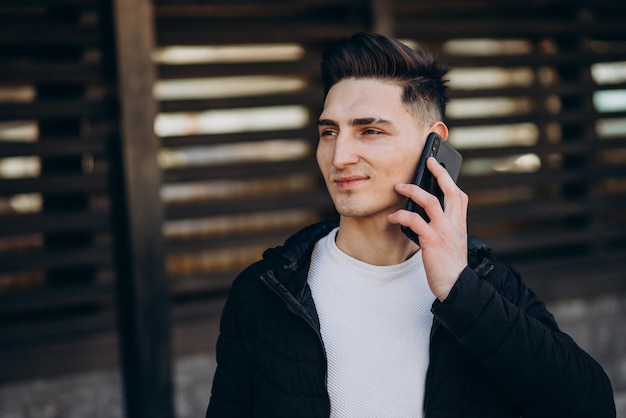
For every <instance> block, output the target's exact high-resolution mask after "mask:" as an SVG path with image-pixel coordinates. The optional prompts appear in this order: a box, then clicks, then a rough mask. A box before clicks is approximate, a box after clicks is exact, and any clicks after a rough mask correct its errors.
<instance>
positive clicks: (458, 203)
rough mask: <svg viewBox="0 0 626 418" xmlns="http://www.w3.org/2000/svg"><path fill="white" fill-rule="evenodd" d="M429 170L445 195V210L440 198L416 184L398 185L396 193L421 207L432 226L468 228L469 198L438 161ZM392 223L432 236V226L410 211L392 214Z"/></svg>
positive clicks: (432, 159) (390, 218)
mask: <svg viewBox="0 0 626 418" xmlns="http://www.w3.org/2000/svg"><path fill="white" fill-rule="evenodd" d="M427 167H428V169H429V170H430V172H431V173H432V175H433V176H434V177H435V179H436V181H437V183H438V184H439V187H440V189H441V191H442V192H443V193H444V208H442V207H441V204H440V202H439V199H438V198H437V197H435V196H434V195H432V194H431V193H429V192H427V191H426V190H424V189H422V188H420V187H418V186H416V185H414V184H398V185H396V187H395V189H396V191H397V192H398V193H399V194H401V195H403V196H406V197H408V198H409V199H411V200H413V201H414V202H415V203H417V204H418V205H419V206H421V207H422V208H423V209H424V211H425V212H426V214H427V215H428V217H429V218H430V221H431V223H434V224H457V223H458V224H459V225H462V226H463V227H464V228H465V223H466V220H467V206H468V200H469V199H468V196H467V194H465V192H463V191H462V190H461V189H460V188H459V187H458V186H457V185H456V183H455V182H454V180H453V179H452V178H451V177H450V175H449V174H448V172H447V171H446V169H445V168H444V167H443V166H442V165H441V164H439V163H438V162H437V160H436V159H435V158H432V157H431V158H429V159H428V161H427ZM389 222H391V223H394V224H401V225H404V226H407V227H409V228H411V229H412V230H413V231H415V232H416V233H417V234H419V235H423V234H425V233H428V229H429V227H428V226H427V225H428V223H426V221H425V220H424V219H423V218H422V217H421V216H420V215H418V214H416V213H413V212H409V211H406V210H399V211H396V212H394V213H393V214H391V215H390V216H389ZM432 226H433V225H431V227H432Z"/></svg>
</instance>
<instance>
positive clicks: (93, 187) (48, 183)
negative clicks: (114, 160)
mask: <svg viewBox="0 0 626 418" xmlns="http://www.w3.org/2000/svg"><path fill="white" fill-rule="evenodd" d="M107 186H108V178H107V175H106V173H100V172H98V173H94V174H76V175H55V176H52V175H49V176H45V177H31V178H19V179H3V180H0V196H9V195H14V194H21V193H66V192H80V191H84V192H90V191H91V192H93V191H101V190H106V188H107Z"/></svg>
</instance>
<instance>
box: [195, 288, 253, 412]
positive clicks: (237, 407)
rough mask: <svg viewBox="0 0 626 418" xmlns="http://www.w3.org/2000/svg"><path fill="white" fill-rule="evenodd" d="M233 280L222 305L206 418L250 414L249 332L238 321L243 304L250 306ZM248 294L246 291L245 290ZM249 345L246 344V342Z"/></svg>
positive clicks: (242, 290) (242, 314) (240, 317)
mask: <svg viewBox="0 0 626 418" xmlns="http://www.w3.org/2000/svg"><path fill="white" fill-rule="evenodd" d="M240 284H241V283H240V281H238V280H235V282H234V283H233V286H232V288H231V291H230V293H229V296H228V299H227V301H226V304H225V306H224V309H223V312H222V316H221V320H220V334H219V336H218V339H217V346H216V357H217V369H216V371H215V375H214V377H213V386H212V388H211V399H210V401H209V406H208V408H207V412H206V417H207V418H221V417H232V418H248V417H251V416H252V390H253V387H252V371H251V370H252V368H251V367H250V355H249V353H248V352H247V350H246V347H247V344H246V335H247V334H248V333H247V332H246V331H245V329H244V326H243V323H242V321H241V319H242V317H243V316H245V313H244V312H243V311H244V310H245V308H246V307H249V306H250V305H252V303H249V302H248V301H246V300H243V299H244V298H245V295H246V293H248V292H246V291H245V290H244V289H243V288H242V287H241V285H240ZM248 294H249V293H248ZM248 346H249V345H248Z"/></svg>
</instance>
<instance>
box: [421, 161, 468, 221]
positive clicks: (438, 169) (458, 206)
mask: <svg viewBox="0 0 626 418" xmlns="http://www.w3.org/2000/svg"><path fill="white" fill-rule="evenodd" d="M426 166H427V168H428V169H429V170H430V172H431V174H432V175H433V176H434V177H435V179H437V184H439V188H440V189H441V191H442V192H443V194H444V205H443V206H444V211H445V212H452V213H453V214H458V213H459V212H461V213H465V212H466V210H467V204H468V197H467V194H466V193H465V192H463V190H461V189H460V188H459V186H457V184H456V183H455V181H454V180H453V179H452V177H450V174H449V173H448V172H447V171H446V169H445V167H443V166H442V165H441V164H439V162H437V160H436V159H435V158H433V157H430V158H429V159H428V160H427V161H426ZM424 209H425V210H426V208H424ZM426 213H428V216H430V213H429V212H428V211H427V212H426ZM431 219H432V218H431Z"/></svg>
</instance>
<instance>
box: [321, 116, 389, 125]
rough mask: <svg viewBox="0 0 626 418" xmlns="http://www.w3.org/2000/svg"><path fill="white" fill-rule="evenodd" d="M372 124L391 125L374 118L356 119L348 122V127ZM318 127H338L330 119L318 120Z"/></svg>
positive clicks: (384, 120) (383, 120)
mask: <svg viewBox="0 0 626 418" xmlns="http://www.w3.org/2000/svg"><path fill="white" fill-rule="evenodd" d="M373 123H382V124H386V125H393V123H392V122H391V121H388V120H386V119H376V118H357V119H352V120H351V121H350V126H360V125H371V124H373ZM317 125H318V126H339V124H338V123H337V122H335V121H334V120H331V119H320V120H318V121H317Z"/></svg>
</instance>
